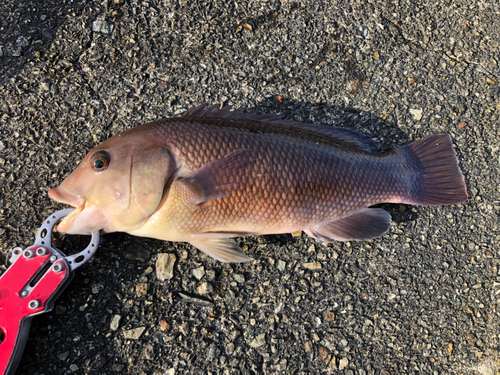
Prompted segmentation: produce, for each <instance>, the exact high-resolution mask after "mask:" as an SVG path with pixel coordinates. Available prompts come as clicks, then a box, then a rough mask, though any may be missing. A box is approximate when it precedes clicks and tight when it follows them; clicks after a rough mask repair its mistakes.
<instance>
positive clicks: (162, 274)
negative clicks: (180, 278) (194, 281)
mask: <svg viewBox="0 0 500 375" xmlns="http://www.w3.org/2000/svg"><path fill="white" fill-rule="evenodd" d="M176 260H177V257H176V256H175V254H170V253H163V254H158V259H157V260H156V276H157V277H158V279H159V280H160V281H165V280H170V279H171V278H172V277H174V265H175V261H176Z"/></svg>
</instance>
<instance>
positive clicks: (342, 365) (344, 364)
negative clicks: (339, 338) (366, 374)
mask: <svg viewBox="0 0 500 375" xmlns="http://www.w3.org/2000/svg"><path fill="white" fill-rule="evenodd" d="M348 365H349V360H348V359H347V358H345V357H344V358H342V359H341V360H340V361H339V370H340V371H342V370H344V369H345V368H346V367H347V366H348Z"/></svg>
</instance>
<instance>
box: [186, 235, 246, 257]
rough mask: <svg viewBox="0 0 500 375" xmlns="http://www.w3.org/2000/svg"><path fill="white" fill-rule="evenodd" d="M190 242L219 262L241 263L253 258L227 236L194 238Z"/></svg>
mask: <svg viewBox="0 0 500 375" xmlns="http://www.w3.org/2000/svg"><path fill="white" fill-rule="evenodd" d="M190 244H191V245H193V246H194V247H196V248H197V249H199V250H201V251H203V252H204V253H205V254H207V255H210V256H211V257H212V258H214V259H217V260H218V261H220V262H224V263H229V262H234V263H241V262H248V261H249V260H253V258H250V257H249V256H248V255H246V254H245V253H244V252H243V250H241V249H240V247H239V246H238V245H236V242H234V241H233V240H231V239H229V238H196V239H193V240H192V241H191V242H190Z"/></svg>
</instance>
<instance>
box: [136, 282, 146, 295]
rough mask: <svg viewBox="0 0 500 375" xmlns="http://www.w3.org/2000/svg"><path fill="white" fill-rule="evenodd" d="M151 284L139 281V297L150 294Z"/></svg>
mask: <svg viewBox="0 0 500 375" xmlns="http://www.w3.org/2000/svg"><path fill="white" fill-rule="evenodd" d="M148 289H149V286H148V284H147V283H139V284H137V285H136V286H135V292H136V293H137V296H138V297H144V296H145V295H147V294H148Z"/></svg>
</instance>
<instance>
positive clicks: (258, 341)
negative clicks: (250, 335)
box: [248, 333, 266, 348]
mask: <svg viewBox="0 0 500 375" xmlns="http://www.w3.org/2000/svg"><path fill="white" fill-rule="evenodd" d="M265 343H266V334H265V333H261V334H260V335H258V336H257V337H256V338H255V339H253V340H252V341H251V342H250V344H248V345H250V347H251V348H259V347H261V346H262V345H264V344H265Z"/></svg>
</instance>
